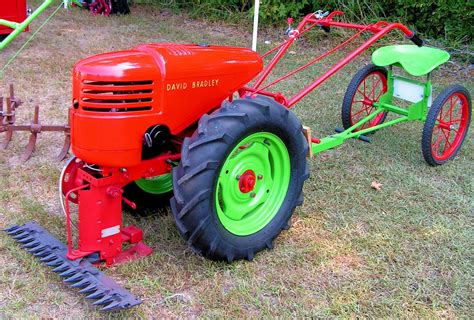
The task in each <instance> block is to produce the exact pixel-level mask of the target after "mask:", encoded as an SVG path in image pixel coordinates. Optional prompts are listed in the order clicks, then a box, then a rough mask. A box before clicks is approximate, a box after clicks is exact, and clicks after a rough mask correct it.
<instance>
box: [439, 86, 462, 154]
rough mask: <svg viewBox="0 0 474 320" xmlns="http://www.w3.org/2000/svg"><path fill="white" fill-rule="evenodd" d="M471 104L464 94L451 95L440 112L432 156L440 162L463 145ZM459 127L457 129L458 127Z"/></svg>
mask: <svg viewBox="0 0 474 320" xmlns="http://www.w3.org/2000/svg"><path fill="white" fill-rule="evenodd" d="M468 115H469V103H468V101H467V97H466V96H465V95H464V94H462V93H455V94H453V95H451V96H450V97H449V98H448V100H447V101H446V103H445V104H444V105H443V107H442V108H441V110H440V113H439V115H438V117H437V121H438V124H437V125H435V127H434V128H433V137H432V144H431V145H432V147H431V149H432V154H433V157H434V158H435V159H436V160H438V161H444V160H446V159H448V158H449V157H450V156H451V155H452V154H453V153H454V152H455V151H456V150H457V148H458V147H459V144H460V143H462V137H463V136H464V134H465V132H466V130H467V129H468V127H469V123H468V119H469V116H468ZM456 126H457V127H456Z"/></svg>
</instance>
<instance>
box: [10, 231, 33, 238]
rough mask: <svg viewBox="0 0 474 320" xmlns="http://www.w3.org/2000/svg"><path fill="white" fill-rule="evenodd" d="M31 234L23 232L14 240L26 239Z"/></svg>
mask: <svg viewBox="0 0 474 320" xmlns="http://www.w3.org/2000/svg"><path fill="white" fill-rule="evenodd" d="M29 234H30V233H29V232H28V231H22V232H20V233H18V234H16V235H14V236H13V237H12V238H13V239H15V240H20V239H23V238H24V237H26V236H28V235H29Z"/></svg>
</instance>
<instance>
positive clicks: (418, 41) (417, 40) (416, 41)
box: [407, 31, 423, 47]
mask: <svg viewBox="0 0 474 320" xmlns="http://www.w3.org/2000/svg"><path fill="white" fill-rule="evenodd" d="M407 38H408V39H410V40H411V41H412V42H413V43H414V44H416V45H417V46H418V47H422V46H423V40H422V39H421V38H420V37H418V36H417V35H416V32H415V31H413V35H412V36H411V37H407Z"/></svg>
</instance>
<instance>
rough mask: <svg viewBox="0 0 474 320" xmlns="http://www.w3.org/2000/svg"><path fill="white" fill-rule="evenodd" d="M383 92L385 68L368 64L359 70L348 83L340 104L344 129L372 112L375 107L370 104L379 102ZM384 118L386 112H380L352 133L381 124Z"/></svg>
mask: <svg viewBox="0 0 474 320" xmlns="http://www.w3.org/2000/svg"><path fill="white" fill-rule="evenodd" d="M385 92H387V70H386V69H385V68H382V67H377V66H375V65H373V64H369V65H367V66H365V67H364V68H362V69H360V70H359V71H358V72H357V73H356V75H355V76H354V78H352V80H351V82H350V83H349V86H348V87H347V91H346V94H345V95H344V100H343V102H342V112H341V118H342V125H343V126H344V129H349V128H350V127H352V126H353V125H354V124H356V123H357V122H358V121H360V120H362V119H363V118H365V117H367V116H368V115H370V114H371V113H372V112H374V111H375V110H376V107H374V106H373V105H372V103H373V102H377V101H379V99H380V97H381V96H382V95H383V94H384V93H385ZM386 117H387V112H382V113H380V114H378V115H377V116H376V117H375V118H373V119H372V120H371V121H369V122H366V123H364V124H363V125H362V126H360V127H358V128H357V129H355V130H354V131H358V130H362V129H367V128H370V127H373V126H376V125H378V124H381V123H382V122H384V120H385V118H386Z"/></svg>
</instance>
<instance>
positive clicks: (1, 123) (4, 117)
mask: <svg viewBox="0 0 474 320" xmlns="http://www.w3.org/2000/svg"><path fill="white" fill-rule="evenodd" d="M5 101H6V110H5V111H4V99H3V98H2V97H0V133H1V132H6V136H5V139H4V140H3V143H1V144H0V149H3V150H5V149H6V148H7V147H8V145H9V143H10V141H11V140H12V138H13V132H14V131H29V132H30V133H31V134H30V138H29V140H28V144H27V146H26V149H25V151H24V152H23V154H22V156H21V161H27V160H28V159H29V158H30V157H31V155H32V154H33V151H34V150H35V147H36V139H37V137H38V133H41V132H45V131H58V132H64V144H63V147H62V149H61V152H60V153H59V154H58V156H57V157H56V159H57V160H58V161H61V160H63V159H64V158H66V156H67V153H68V151H69V146H70V145H71V139H70V136H69V125H62V126H61V125H42V124H41V122H40V121H39V106H36V107H35V113H34V116H33V121H32V122H31V124H29V125H16V124H15V120H16V109H17V108H18V107H19V106H20V105H21V104H22V102H21V100H20V99H18V98H16V97H15V93H14V89H13V85H12V84H11V85H10V96H9V97H7V98H6V99H5Z"/></svg>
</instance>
